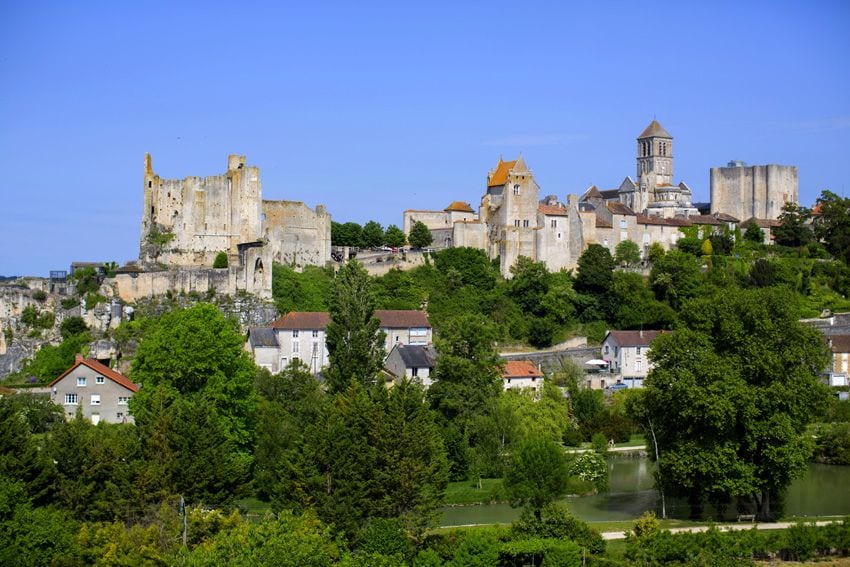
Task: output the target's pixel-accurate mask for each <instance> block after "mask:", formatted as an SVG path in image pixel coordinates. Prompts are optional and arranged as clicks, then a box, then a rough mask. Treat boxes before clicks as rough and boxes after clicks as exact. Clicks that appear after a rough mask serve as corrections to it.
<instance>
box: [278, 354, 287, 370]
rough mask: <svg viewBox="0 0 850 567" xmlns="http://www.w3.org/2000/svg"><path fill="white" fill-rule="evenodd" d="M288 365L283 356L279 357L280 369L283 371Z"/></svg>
mask: <svg viewBox="0 0 850 567" xmlns="http://www.w3.org/2000/svg"><path fill="white" fill-rule="evenodd" d="M287 364H289V359H288V358H287V357H285V356H281V357H280V369H281V370H283V369H284V368H286V365H287Z"/></svg>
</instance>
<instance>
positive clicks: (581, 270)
mask: <svg viewBox="0 0 850 567" xmlns="http://www.w3.org/2000/svg"><path fill="white" fill-rule="evenodd" d="M613 284H614V258H612V257H611V252H609V251H608V249H607V248H605V247H604V246H602V245H601V244H590V245H589V246H588V247H587V249H585V251H584V252H582V253H581V256H579V259H578V273H577V274H576V283H575V289H576V291H578V292H579V293H588V294H591V295H596V296H600V297H601V296H605V295H607V294H608V292H609V291H610V290H611V286H612V285H613Z"/></svg>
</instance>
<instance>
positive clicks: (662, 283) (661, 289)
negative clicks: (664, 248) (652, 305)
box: [649, 250, 702, 310]
mask: <svg viewBox="0 0 850 567" xmlns="http://www.w3.org/2000/svg"><path fill="white" fill-rule="evenodd" d="M649 282H650V285H651V286H652V290H653V291H654V292H655V297H657V298H658V299H659V300H662V301H667V303H669V304H670V307H672V308H673V309H675V310H678V309H679V308H680V307H681V306H682V303H683V302H684V301H685V300H687V299H690V298H692V297H695V296H696V295H697V292H698V290H699V287H700V284H701V283H702V274H701V273H700V269H699V262H698V261H697V259H696V258H695V257H694V256H693V255H691V254H688V253H686V252H682V251H680V250H670V251H669V252H668V253H666V254H665V255H664V256H663V257H661V258H659V259H658V260H656V261H655V262H653V264H652V270H650V272H649Z"/></svg>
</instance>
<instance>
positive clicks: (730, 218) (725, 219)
mask: <svg viewBox="0 0 850 567" xmlns="http://www.w3.org/2000/svg"><path fill="white" fill-rule="evenodd" d="M714 218H716V219H717V220H719V221H723V222H741V219H736V218H735V217H733V216H732V215H730V214H726V213H714Z"/></svg>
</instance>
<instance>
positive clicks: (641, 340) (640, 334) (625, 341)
mask: <svg viewBox="0 0 850 567" xmlns="http://www.w3.org/2000/svg"><path fill="white" fill-rule="evenodd" d="M661 333H662V331H608V334H607V335H605V339H604V340H603V341H602V342H605V341H607V340H608V337H611V338H612V339H614V340H615V341H617V344H618V345H620V346H621V347H630V346H639V347H644V346H649V344H650V343H651V342H652V341H654V340H655V337H657V336H658V335H660V334H661Z"/></svg>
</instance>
